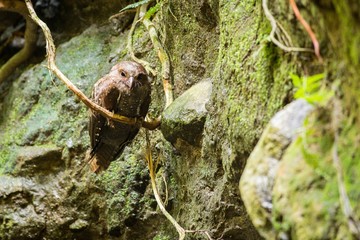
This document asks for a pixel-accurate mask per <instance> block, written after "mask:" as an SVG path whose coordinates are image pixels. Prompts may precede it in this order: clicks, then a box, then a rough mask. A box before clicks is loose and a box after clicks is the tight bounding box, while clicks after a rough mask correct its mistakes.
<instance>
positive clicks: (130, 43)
mask: <svg viewBox="0 0 360 240" xmlns="http://www.w3.org/2000/svg"><path fill="white" fill-rule="evenodd" d="M139 12H140V8H139V7H138V8H136V13H135V17H134V20H133V23H132V25H131V28H130V30H129V34H128V41H127V46H126V47H127V49H128V52H129V54H130V57H131V58H132V59H133V60H134V61H135V62H138V63H140V64H141V65H143V66H144V68H145V69H146V71H147V72H150V73H151V74H152V75H153V76H156V71H155V70H154V69H152V68H151V67H150V63H148V62H147V61H145V60H142V59H139V58H137V57H136V56H135V53H134V49H133V34H134V31H135V27H136V24H137V23H138V22H139Z"/></svg>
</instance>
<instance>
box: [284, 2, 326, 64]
mask: <svg viewBox="0 0 360 240" xmlns="http://www.w3.org/2000/svg"><path fill="white" fill-rule="evenodd" d="M289 1H290V5H291V8H292V10H293V11H294V13H295V16H296V18H297V19H298V20H299V21H300V23H301V24H302V25H303V26H304V28H305V30H306V32H307V33H308V34H309V36H310V38H311V41H312V43H313V45H314V51H315V55H316V57H317V58H318V59H319V61H320V62H323V59H322V57H321V54H320V47H319V42H318V40H317V39H316V36H315V33H314V32H313V31H312V29H311V27H310V25H309V24H308V23H307V22H306V21H305V19H304V18H303V17H302V16H301V14H300V11H299V9H298V7H297V6H296V3H295V0H289Z"/></svg>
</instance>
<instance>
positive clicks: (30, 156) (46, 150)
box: [15, 145, 65, 175]
mask: <svg viewBox="0 0 360 240" xmlns="http://www.w3.org/2000/svg"><path fill="white" fill-rule="evenodd" d="M61 157H62V149H61V148H59V147H57V146H54V145H41V146H26V147H21V148H20V149H19V150H18V156H17V161H16V166H15V174H16V175H31V174H34V173H36V174H39V173H50V172H54V171H57V170H59V169H60V168H63V167H64V164H65V163H64V161H63V160H62V159H61Z"/></svg>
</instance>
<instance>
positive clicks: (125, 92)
mask: <svg viewBox="0 0 360 240" xmlns="http://www.w3.org/2000/svg"><path fill="white" fill-rule="evenodd" d="M150 93H151V87H150V82H149V79H148V76H147V74H146V71H145V69H144V67H143V66H141V65H140V64H138V63H136V62H130V61H123V62H120V63H118V64H116V65H115V66H113V67H112V68H111V71H110V73H108V74H107V75H105V76H104V77H102V78H101V79H99V80H98V81H97V82H96V83H95V85H94V88H93V92H92V99H93V101H94V102H95V103H97V104H99V105H100V106H102V107H104V108H106V109H107V110H109V111H112V112H114V113H116V114H119V115H122V116H126V117H143V118H145V116H146V114H147V111H148V109H149V104H150ZM138 131H139V129H138V128H137V127H136V126H131V125H127V124H124V123H119V122H114V121H112V120H108V119H106V118H105V117H103V116H101V115H100V114H98V113H95V112H91V115H90V123H89V133H90V140H91V148H92V150H91V153H90V160H89V164H90V167H91V170H92V171H93V172H100V171H102V170H106V169H107V168H108V167H109V165H110V162H111V161H114V160H115V159H116V158H117V157H118V156H119V155H120V154H121V153H122V151H123V150H124V147H125V146H126V145H127V144H128V143H129V142H131V141H132V140H133V139H134V137H135V136H136V134H137V133H138Z"/></svg>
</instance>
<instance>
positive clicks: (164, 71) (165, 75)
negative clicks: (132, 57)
mask: <svg viewBox="0 0 360 240" xmlns="http://www.w3.org/2000/svg"><path fill="white" fill-rule="evenodd" d="M147 6H148V4H144V5H141V7H140V13H139V17H140V19H142V20H141V21H142V23H143V24H144V26H145V28H146V29H147V31H148V32H149V35H150V39H151V42H152V44H153V45H154V48H155V51H156V52H157V54H158V57H159V59H160V62H161V77H162V80H163V87H164V92H165V108H167V107H168V106H169V105H170V104H171V103H172V102H173V100H174V97H173V92H172V85H171V82H170V58H169V56H168V54H167V52H166V51H165V49H164V47H163V46H162V45H161V43H160V41H159V37H158V34H157V32H156V29H155V26H154V24H153V23H152V22H151V20H150V19H149V18H147V17H146V15H145V14H146V12H147Z"/></svg>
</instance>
